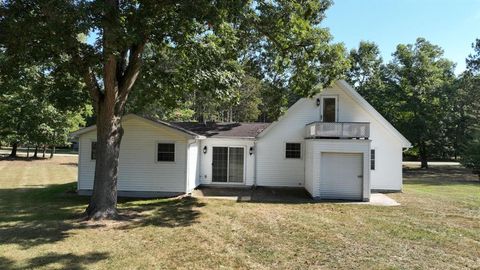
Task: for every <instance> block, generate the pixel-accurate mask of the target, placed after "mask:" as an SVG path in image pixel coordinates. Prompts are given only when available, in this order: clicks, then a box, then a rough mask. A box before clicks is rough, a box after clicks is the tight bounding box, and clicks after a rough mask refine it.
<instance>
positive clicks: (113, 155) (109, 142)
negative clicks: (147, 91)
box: [86, 100, 123, 220]
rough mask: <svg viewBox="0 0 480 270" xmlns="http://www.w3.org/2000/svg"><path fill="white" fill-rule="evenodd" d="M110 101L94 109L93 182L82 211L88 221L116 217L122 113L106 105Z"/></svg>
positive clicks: (112, 105) (110, 105) (111, 105)
mask: <svg viewBox="0 0 480 270" xmlns="http://www.w3.org/2000/svg"><path fill="white" fill-rule="evenodd" d="M113 101H114V100H111V101H110V102H108V101H107V100H105V103H104V104H102V106H99V108H98V114H97V144H96V147H97V148H96V163H95V179H94V185H93V194H92V197H91V198H90V204H89V205H88V208H87V210H86V214H87V216H88V218H89V219H95V220H98V219H115V218H117V216H118V213H117V176H118V158H119V154H120V143H121V141H122V136H123V129H122V125H121V114H122V112H121V111H118V110H116V109H114V108H112V107H116V106H115V104H108V103H111V102H113ZM106 103H107V104H106ZM112 109H113V110H112Z"/></svg>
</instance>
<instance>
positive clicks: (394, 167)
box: [322, 87, 403, 190]
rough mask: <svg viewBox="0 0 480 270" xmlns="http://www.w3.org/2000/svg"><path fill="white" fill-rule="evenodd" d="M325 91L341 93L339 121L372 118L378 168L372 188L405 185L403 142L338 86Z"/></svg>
mask: <svg viewBox="0 0 480 270" xmlns="http://www.w3.org/2000/svg"><path fill="white" fill-rule="evenodd" d="M322 95H337V96H338V103H339V104H338V107H339V112H338V121H339V122H370V140H371V141H372V143H371V149H375V158H376V160H375V170H372V173H371V182H370V183H371V186H370V188H371V189H374V190H401V189H402V152H403V149H402V143H401V142H400V141H399V140H398V138H397V137H396V136H394V135H393V134H392V133H391V132H389V131H388V130H387V129H386V128H385V127H383V126H382V124H381V123H380V122H378V121H377V120H376V119H375V118H374V117H372V116H371V115H370V114H369V113H368V112H367V111H366V110H364V109H363V108H362V107H360V106H359V105H358V104H357V102H355V101H354V100H353V99H352V98H350V96H348V95H347V94H346V93H345V92H344V91H343V90H341V89H340V88H338V87H335V88H333V89H327V90H325V91H324V92H322Z"/></svg>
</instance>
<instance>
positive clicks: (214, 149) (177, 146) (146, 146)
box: [73, 81, 411, 201]
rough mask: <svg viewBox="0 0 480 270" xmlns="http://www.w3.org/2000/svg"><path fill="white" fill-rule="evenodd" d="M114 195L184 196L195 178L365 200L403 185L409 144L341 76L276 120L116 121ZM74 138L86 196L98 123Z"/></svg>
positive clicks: (81, 190)
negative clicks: (117, 144)
mask: <svg viewBox="0 0 480 270" xmlns="http://www.w3.org/2000/svg"><path fill="white" fill-rule="evenodd" d="M123 128H124V130H125V133H124V136H123V140H122V145H121V149H120V160H119V174H118V190H119V195H120V196H137V197H155V196H171V195H176V194H184V193H187V194H188V193H190V192H192V190H193V189H195V188H196V187H198V186H200V185H205V186H208V185H212V186H213V185H216V186H236V187H245V186H248V187H250V186H269V187H303V188H305V189H306V190H307V191H308V192H309V193H310V194H311V196H312V197H313V198H315V199H344V200H363V201H368V200H369V198H370V192H371V191H372V190H377V191H400V190H401V189H402V151H403V149H405V148H408V147H410V146H411V145H410V142H409V141H408V140H407V139H406V138H405V137H404V136H402V134H400V133H399V132H398V131H397V130H396V129H395V128H394V127H393V126H392V125H391V124H390V123H389V122H388V121H387V120H385V118H383V117H382V116H381V115H380V114H379V113H378V112H377V111H376V110H375V109H374V108H373V107H372V106H371V105H370V104H368V102H366V101H365V99H363V98H362V97H361V96H360V95H359V94H358V93H357V92H356V91H355V90H354V89H353V88H352V87H351V86H350V85H348V84H347V83H346V82H345V81H337V82H336V83H335V84H334V86H332V87H331V88H328V89H325V90H323V91H322V92H321V93H320V94H318V95H316V96H315V97H313V98H303V99H300V100H299V101H297V102H296V103H295V104H294V105H293V106H292V107H290V108H289V109H288V111H287V112H286V113H285V114H284V115H283V116H282V117H281V118H280V119H279V120H278V121H276V122H274V123H271V124H266V123H207V124H203V123H193V122H173V123H167V122H162V121H157V120H150V119H146V118H143V117H140V116H137V115H133V114H130V115H127V116H125V117H124V118H123ZM73 135H75V136H78V137H79V142H80V145H79V162H78V192H79V194H89V193H90V192H91V190H92V187H93V177H94V170H95V140H96V128H95V126H91V127H87V128H84V129H81V130H79V131H76V132H75V133H74V134H73Z"/></svg>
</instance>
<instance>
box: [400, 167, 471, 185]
mask: <svg viewBox="0 0 480 270" xmlns="http://www.w3.org/2000/svg"><path fill="white" fill-rule="evenodd" d="M403 176H404V183H406V184H413V185H417V184H418V185H420V184H428V185H463V184H466V185H468V184H472V185H476V184H480V181H479V179H478V176H477V175H475V174H473V173H472V171H471V170H469V169H466V168H463V167H460V166H438V167H437V166H436V167H430V168H429V169H420V168H413V169H412V168H409V169H404V170H403Z"/></svg>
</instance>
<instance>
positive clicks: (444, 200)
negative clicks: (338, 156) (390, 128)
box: [0, 157, 480, 269]
mask: <svg viewBox="0 0 480 270" xmlns="http://www.w3.org/2000/svg"><path fill="white" fill-rule="evenodd" d="M76 171H77V168H76V165H75V158H72V157H56V158H54V159H53V160H38V161H25V160H19V161H0V269H31V268H43V269H149V268H155V269H158V268H160V269H171V268H190V269H199V268H204V269H205V268H208V269H211V268H213V269H225V268H227V269H228V268H240V269H247V268H254V269H267V268H273V269H309V268H310V269H317V268H322V269H330V268H343V269H353V268H354V269H412V268H417V269H425V268H430V269H433V268H435V269H466V268H479V267H480V184H479V183H478V181H474V180H475V179H477V178H476V177H475V176H473V175H471V174H469V173H468V172H466V171H465V170H464V169H461V168H450V169H447V168H434V169H431V170H428V171H423V170H418V169H411V170H408V171H407V173H406V174H405V178H406V181H405V187H404V193H398V194H390V195H389V196H391V197H392V198H394V199H396V200H397V201H399V202H400V203H401V204H402V205H401V206H399V207H378V206H369V205H346V204H334V203H296V204H295V203H292V204H288V203H284V204H283V203H282V204H281V203H248V202H246V203H237V202H234V201H223V200H206V199H194V198H186V199H181V200H179V199H164V200H136V201H121V202H120V204H119V207H120V209H121V210H122V211H123V213H126V214H128V216H129V217H131V219H128V220H124V221H116V222H106V223H95V222H83V221H80V220H79V219H78V217H79V215H80V214H81V213H82V211H83V209H84V208H85V206H86V203H87V198H84V197H78V196H77V195H75V193H74V190H75V180H76Z"/></svg>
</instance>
